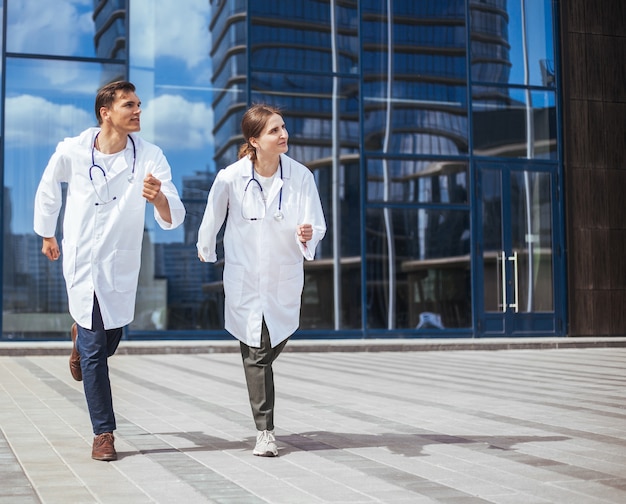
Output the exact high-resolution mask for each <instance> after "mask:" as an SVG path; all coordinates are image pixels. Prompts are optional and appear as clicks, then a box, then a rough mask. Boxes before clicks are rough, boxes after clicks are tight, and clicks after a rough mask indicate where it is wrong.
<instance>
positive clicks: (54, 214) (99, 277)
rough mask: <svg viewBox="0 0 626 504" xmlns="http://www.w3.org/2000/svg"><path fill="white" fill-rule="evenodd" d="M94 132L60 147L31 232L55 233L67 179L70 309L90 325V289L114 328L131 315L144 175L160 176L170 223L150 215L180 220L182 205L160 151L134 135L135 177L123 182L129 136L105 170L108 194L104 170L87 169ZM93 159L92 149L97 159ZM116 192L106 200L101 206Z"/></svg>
mask: <svg viewBox="0 0 626 504" xmlns="http://www.w3.org/2000/svg"><path fill="white" fill-rule="evenodd" d="M98 131H99V128H89V129H87V130H85V131H83V132H82V133H81V134H80V135H79V136H77V137H74V138H66V139H65V140H63V141H62V142H60V143H59V144H58V146H57V148H56V151H55V152H54V154H53V155H52V157H51V158H50V161H49V162H48V166H46V169H45V170H44V173H43V176H42V178H41V181H40V183H39V187H38V189H37V194H36V196H35V217H34V229H35V233H37V234H38V235H40V236H43V237H51V236H54V234H55V230H56V226H57V220H58V216H59V212H60V210H61V204H62V186H61V183H62V182H66V183H67V200H66V206H65V215H64V219H63V240H62V246H61V250H62V258H63V275H64V277H65V283H66V287H67V294H68V300H69V311H70V314H71V316H72V317H73V318H74V320H75V321H76V322H77V323H78V324H79V325H81V326H82V327H85V328H88V329H91V314H92V311H93V297H94V293H95V294H96V296H97V297H98V302H99V304H100V310H101V312H102V320H103V322H104V328H105V329H113V328H117V327H123V326H125V325H127V324H129V323H130V322H132V320H133V318H134V312H135V298H136V294H137V281H138V276H139V267H140V263H141V243H142V239H143V233H144V221H145V207H146V199H145V198H143V197H142V195H141V193H142V189H143V179H144V177H145V176H146V175H147V174H148V173H152V174H153V175H154V176H155V177H156V178H157V179H159V180H160V181H161V191H162V192H163V194H164V195H165V196H166V198H167V200H168V202H169V205H170V211H171V215H172V223H171V224H168V223H167V222H165V221H164V220H163V219H161V217H160V216H159V214H158V212H157V210H156V208H155V209H154V217H155V219H156V221H157V222H158V223H159V225H160V226H161V227H162V228H163V229H174V228H176V227H177V226H179V225H180V224H181V223H182V222H183V220H184V218H185V207H184V206H183V204H182V202H181V200H180V198H179V196H178V192H177V190H176V187H175V186H174V184H173V183H172V175H171V169H170V166H169V164H168V162H167V160H166V159H165V156H164V155H163V152H162V151H161V149H159V148H158V147H157V146H156V145H153V144H151V143H149V142H146V141H144V140H142V139H141V138H140V137H138V136H136V135H134V134H133V135H132V138H133V140H134V142H135V147H136V161H135V176H134V179H133V181H132V182H130V181H129V179H128V177H129V176H130V175H131V171H132V166H133V146H132V142H131V141H130V140H128V143H127V146H126V150H125V151H124V155H123V156H122V157H120V158H118V159H117V161H116V162H115V164H114V165H113V166H112V167H111V169H110V171H109V172H108V173H107V176H106V181H107V182H108V195H109V196H108V197H107V188H106V184H105V183H104V180H105V178H104V177H103V175H102V172H100V171H99V170H98V169H97V168H92V169H91V170H90V166H91V165H92V161H91V155H92V146H93V145H94V139H95V136H96V134H97V133H98ZM98 156H99V153H98V152H96V163H98ZM103 168H104V167H103ZM90 171H91V175H92V177H93V184H92V181H91V180H90ZM96 189H97V190H98V194H100V197H101V199H99V198H98V195H97V194H96ZM113 197H115V199H114V200H112V201H111V202H109V203H106V204H103V203H102V201H103V200H104V201H107V200H108V199H112V198H113Z"/></svg>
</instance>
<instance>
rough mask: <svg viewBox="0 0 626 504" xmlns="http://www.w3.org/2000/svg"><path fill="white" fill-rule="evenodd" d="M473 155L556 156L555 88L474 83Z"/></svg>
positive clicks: (532, 157)
mask: <svg viewBox="0 0 626 504" xmlns="http://www.w3.org/2000/svg"><path fill="white" fill-rule="evenodd" d="M472 95H473V98H474V102H473V124H474V154H477V155H480V156H496V157H516V158H529V159H556V158H557V155H558V149H557V134H556V106H555V95H554V92H553V91H531V90H529V89H527V90H524V89H519V88H501V87H495V86H493V87H491V86H473V87H472Z"/></svg>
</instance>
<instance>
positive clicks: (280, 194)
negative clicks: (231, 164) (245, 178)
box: [244, 157, 284, 220]
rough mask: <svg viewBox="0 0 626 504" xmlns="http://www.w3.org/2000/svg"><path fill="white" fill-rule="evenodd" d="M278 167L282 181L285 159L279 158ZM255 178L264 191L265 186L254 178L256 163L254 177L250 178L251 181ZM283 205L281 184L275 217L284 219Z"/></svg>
mask: <svg viewBox="0 0 626 504" xmlns="http://www.w3.org/2000/svg"><path fill="white" fill-rule="evenodd" d="M278 168H279V169H280V181H281V182H282V181H283V161H282V159H280V157H279V158H278ZM253 180H254V181H255V182H256V183H257V184H258V185H259V189H261V193H263V186H261V183H260V182H259V181H258V180H257V179H256V178H254V163H252V179H251V180H250V182H252V181H253ZM250 182H248V184H247V185H246V189H247V188H248V185H249V184H250ZM244 192H245V190H244ZM282 206H283V186H282V184H281V186H280V192H279V193H278V210H276V213H275V214H274V219H276V220H282V218H283V217H284V216H283V212H282Z"/></svg>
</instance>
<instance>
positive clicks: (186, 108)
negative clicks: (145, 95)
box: [141, 95, 213, 150]
mask: <svg viewBox="0 0 626 504" xmlns="http://www.w3.org/2000/svg"><path fill="white" fill-rule="evenodd" d="M141 122H142V130H145V131H154V132H155V133H154V135H155V138H154V139H149V138H146V139H147V140H150V141H151V142H154V143H156V144H157V145H158V146H159V147H162V148H164V149H168V150H181V149H201V148H203V147H206V146H207V144H209V142H210V141H211V138H212V137H211V126H212V124H213V110H212V109H211V108H210V107H209V106H207V104H206V103H203V102H195V103H194V102H189V101H187V100H185V99H184V98H183V97H182V96H178V95H162V96H159V97H158V98H155V99H154V100H151V101H150V102H149V103H148V104H147V105H146V106H145V108H144V111H143V113H142V115H141Z"/></svg>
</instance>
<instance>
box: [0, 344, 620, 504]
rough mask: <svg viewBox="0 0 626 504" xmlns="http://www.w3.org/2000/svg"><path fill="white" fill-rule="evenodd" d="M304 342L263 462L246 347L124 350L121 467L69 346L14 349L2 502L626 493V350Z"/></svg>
mask: <svg viewBox="0 0 626 504" xmlns="http://www.w3.org/2000/svg"><path fill="white" fill-rule="evenodd" d="M561 341H562V340H561ZM292 343H293V345H292ZM292 343H290V345H292V351H290V352H285V353H284V354H283V355H282V356H281V357H280V358H279V359H278V361H277V362H276V364H275V372H276V386H277V411H276V434H277V439H278V444H279V447H280V457H278V458H275V459H268V458H260V457H254V456H253V455H252V448H253V444H254V434H255V433H254V427H253V423H252V419H251V413H250V409H249V405H248V401H247V395H246V390H245V385H244V378H243V371H242V367H241V362H240V357H239V355H238V354H237V353H236V352H235V351H234V350H235V349H236V345H235V344H234V342H226V343H223V344H221V346H219V348H217V347H215V348H213V350H211V349H205V350H207V351H206V352H204V353H196V352H189V351H187V350H188V348H187V350H185V349H183V351H180V352H173V351H172V350H171V349H170V350H168V351H167V353H164V352H158V351H156V350H155V348H156V347H157V346H158V345H148V347H149V348H144V351H143V352H140V351H139V350H138V349H137V346H135V351H133V352H128V350H129V349H131V348H132V347H133V345H130V344H126V346H127V349H126V350H127V351H126V352H124V351H121V352H120V354H119V355H116V356H115V357H113V358H112V359H111V360H110V365H111V378H112V382H113V388H114V400H115V407H116V413H117V417H118V430H117V432H116V447H117V449H118V452H119V460H118V461H116V462H110V463H107V462H96V461H93V460H91V458H90V454H91V439H92V436H91V432H90V431H91V428H90V424H89V419H88V415H87V410H86V405H85V399H84V394H83V391H82V387H81V384H80V383H78V382H75V381H73V380H72V378H71V376H70V373H69V370H68V363H67V355H68V353H69V342H68V343H66V344H65V347H64V349H63V350H64V354H63V355H57V353H58V352H55V351H49V352H47V353H46V352H37V351H35V350H34V349H32V351H31V352H30V353H29V352H23V351H22V352H14V353H13V354H11V355H4V356H0V503H2V504H4V503H6V504H21V503H27V504H31V503H46V504H47V503H62V504H68V503H69V504H75V503H115V504H120V503H124V504H135V503H166V504H170V503H184V504H195V503H224V504H248V503H255V504H256V503H276V504H278V503H281V504H283V503H284V504H308V503H312V504H313V503H344V504H369V503H393V504H405V503H406V504H409V503H410V504H420V503H448V504H461V503H462V504H470V503H471V504H474V503H501V504H541V503H558V504H562V503H567V504H577V503H580V504H593V503H620V504H621V503H624V502H626V409H625V405H626V348H624V347H623V346H622V347H619V346H618V347H615V348H611V347H607V346H605V345H593V344H590V345H581V346H580V347H578V348H559V347H558V346H552V347H548V348H547V349H539V348H523V347H518V348H513V349H505V350H499V351H494V350H483V349H480V348H478V349H476V348H474V349H472V350H459V349H455V348H456V347H454V346H451V347H449V348H450V350H449V351H428V352H426V351H420V350H419V348H417V347H416V348H412V349H408V350H407V349H404V350H403V351H385V348H384V347H378V348H376V350H379V351H371V350H373V348H369V350H370V351H367V352H362V351H346V350H350V349H352V350H359V348H358V346H352V347H351V348H348V347H350V345H348V347H346V345H343V344H339V346H337V347H336V349H335V350H336V351H329V350H332V347H329V348H326V350H327V351H324V352H315V351H308V350H311V349H310V348H308V347H306V346H303V345H304V344H299V343H298V342H296V341H294V342H292ZM124 345H125V343H124V342H122V346H121V347H120V349H122V347H123V346H124ZM44 346H45V345H44ZM182 346H183V347H184V345H182ZM24 348H26V347H22V349H24ZM150 348H152V350H150ZM216 348H217V349H216ZM288 348H289V345H288ZM485 348H490V347H485ZM423 349H432V348H427V347H424V348H423ZM179 350H180V348H179ZM294 350H300V351H294ZM339 350H342V351H339ZM5 353H7V352H5ZM8 353H10V352H8ZM37 353H41V354H42V355H36V354H37Z"/></svg>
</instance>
